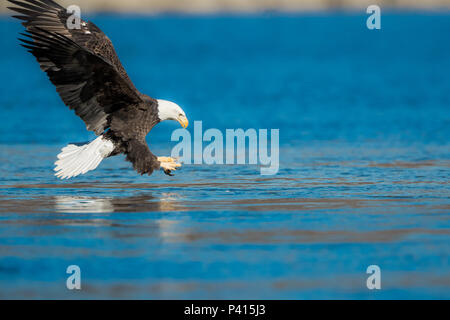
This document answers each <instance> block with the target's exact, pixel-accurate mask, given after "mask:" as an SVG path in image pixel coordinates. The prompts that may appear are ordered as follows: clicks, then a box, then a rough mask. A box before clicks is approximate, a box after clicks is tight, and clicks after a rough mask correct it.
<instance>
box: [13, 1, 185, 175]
mask: <svg viewBox="0 0 450 320" xmlns="http://www.w3.org/2000/svg"><path fill="white" fill-rule="evenodd" d="M8 1H9V2H11V3H13V4H14V5H15V7H9V9H11V10H14V11H16V12H18V13H19V14H20V15H16V16H13V17H14V18H17V19H20V20H22V21H23V23H22V24H23V26H24V27H25V28H26V33H21V35H23V36H24V37H25V38H22V39H19V40H20V41H21V42H22V44H21V45H22V46H23V47H25V48H26V49H28V51H29V52H30V53H32V54H33V55H34V56H35V57H36V59H37V61H38V62H39V65H40V67H41V69H42V70H43V71H44V72H45V73H47V75H48V77H49V79H50V81H51V82H52V83H53V84H54V85H55V87H56V91H57V92H58V93H59V95H60V97H61V99H62V100H63V102H64V103H65V104H66V105H67V106H68V107H69V108H70V109H72V110H74V111H75V114H76V115H78V116H79V117H80V118H81V119H82V120H83V121H84V123H85V124H86V128H87V130H90V131H93V132H95V134H96V135H97V136H98V138H96V139H95V140H94V141H92V142H90V143H88V144H84V145H74V144H69V145H68V146H66V147H65V148H63V149H62V150H61V153H60V154H59V155H58V160H57V161H56V162H55V165H56V167H55V171H56V173H55V175H56V176H57V177H59V178H61V179H69V178H72V177H75V176H78V175H80V174H84V173H86V172H88V171H90V170H94V169H95V168H97V166H98V165H99V164H100V162H101V161H102V160H103V159H105V158H108V157H111V156H115V155H118V154H125V155H126V159H127V160H128V161H130V162H131V163H132V164H133V168H134V169H135V170H136V171H137V172H138V173H139V174H141V175H143V174H148V175H151V174H152V172H153V171H154V170H158V169H160V168H161V169H162V170H163V171H164V173H166V174H167V175H172V172H173V171H175V170H176V169H177V168H179V167H180V166H181V165H180V164H179V163H177V162H176V160H175V159H173V158H170V157H156V156H155V155H154V154H153V153H152V152H151V151H150V149H149V147H148V145H147V143H146V141H145V137H146V136H147V134H148V133H149V132H150V130H151V129H152V128H153V127H154V126H155V125H156V124H158V123H159V122H161V121H164V120H177V121H178V122H179V123H180V124H181V125H182V126H183V128H186V127H187V125H188V120H187V118H186V115H185V113H184V111H183V110H182V109H181V108H180V107H179V106H178V105H177V104H175V103H173V102H170V101H166V100H158V99H153V98H151V97H149V96H147V95H145V94H142V93H140V92H139V91H138V90H137V89H136V87H135V86H134V84H133V83H132V82H131V80H130V78H129V77H128V75H127V73H126V71H125V69H124V68H123V66H122V64H121V62H120V60H119V58H118V56H117V54H116V51H115V50H114V47H113V44H112V42H111V40H110V39H109V38H108V37H107V36H106V35H105V34H104V33H103V32H102V31H101V30H100V29H99V28H98V27H97V26H96V25H95V24H93V23H92V22H86V21H84V20H81V19H80V23H79V28H75V29H72V28H69V27H68V23H67V21H68V19H69V18H70V17H71V15H70V14H69V13H68V12H67V10H66V9H65V8H64V7H62V6H60V5H59V4H57V3H55V2H54V1H53V0H21V1H16V0H8Z"/></svg>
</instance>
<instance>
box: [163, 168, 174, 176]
mask: <svg viewBox="0 0 450 320" xmlns="http://www.w3.org/2000/svg"><path fill="white" fill-rule="evenodd" d="M164 173H165V174H167V175H168V176H171V177H173V176H174V175H173V174H172V173H171V172H170V170H164Z"/></svg>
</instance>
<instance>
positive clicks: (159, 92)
mask: <svg viewBox="0 0 450 320" xmlns="http://www.w3.org/2000/svg"><path fill="white" fill-rule="evenodd" d="M89 19H91V20H93V21H94V22H95V23H96V24H97V25H99V26H100V27H101V28H102V29H103V30H104V31H105V32H106V33H107V34H108V36H109V37H110V38H111V39H112V41H113V42H114V45H115V47H116V49H117V52H118V54H119V56H120V58H121V60H122V62H123V64H124V66H125V68H126V69H127V71H128V73H129V75H130V77H131V78H132V79H133V81H134V83H135V84H136V86H137V87H138V88H139V89H140V90H141V91H142V92H145V93H147V94H149V95H152V96H154V97H157V98H164V99H169V100H173V101H176V102H177V103H178V104H180V105H181V106H182V107H183V109H184V110H185V111H186V113H187V115H188V118H189V119H190V120H191V123H193V120H201V121H203V127H204V129H207V128H219V129H221V130H224V129H226V128H244V129H248V128H255V129H260V128H261V129H264V128H267V129H271V128H278V129H280V170H279V173H278V174H277V175H275V176H261V175H260V174H259V168H258V167H257V166H243V165H240V166H238V165H236V166H220V165H216V166H207V165H184V166H183V168H182V170H181V171H179V172H177V173H176V175H175V176H174V177H167V176H165V175H164V174H162V173H161V172H158V173H155V174H153V175H152V176H151V177H148V176H144V177H141V176H138V175H136V174H135V172H134V171H133V170H132V169H131V166H130V164H129V163H127V162H125V161H124V159H123V157H116V158H113V159H108V160H106V161H104V162H103V163H102V164H101V166H100V167H99V168H98V169H97V170H95V171H93V172H90V173H88V174H86V175H85V176H81V177H78V178H76V179H73V180H71V181H63V182H61V181H58V180H57V179H56V178H55V177H54V176H53V172H52V168H53V162H54V161H55V156H56V154H58V152H59V150H60V148H61V147H62V146H64V145H66V144H67V143H68V142H82V141H88V140H90V139H92V138H93V137H94V136H93V135H92V133H89V132H87V131H86V130H85V127H84V124H83V123H82V121H81V120H79V119H78V118H77V117H76V116H74V115H73V113H72V112H71V111H70V110H68V108H66V107H65V106H64V105H63V104H62V102H61V101H60V99H59V97H58V96H57V94H56V93H55V90H54V88H53V87H52V85H51V84H50V82H49V81H48V80H47V79H46V76H45V75H44V74H43V73H42V72H40V70H39V67H38V65H37V64H36V62H35V61H34V59H33V58H32V57H31V56H30V55H29V54H28V53H27V52H26V51H25V50H24V49H23V48H21V47H19V45H18V41H17V40H16V38H17V36H18V33H19V32H21V27H20V25H19V24H18V23H17V22H16V21H12V20H11V19H9V18H6V17H3V18H1V19H0V42H1V48H2V50H0V70H1V78H0V81H1V86H0V93H1V94H0V298H2V299H5V298H64V299H66V298H67V299H71V298H132V299H134V298H148V299H163V298H177V299H178V298H193V299H197V298H219V299H225V298H244V299H248V298H255V299H257V298H260V299H282V298H283V299H315V298H319V299H321V298H356V299H383V298H384V299H393V298H414V299H416V298H439V299H442V298H445V299H448V298H450V260H449V253H450V242H449V240H450V230H449V227H450V221H449V216H450V215H449V213H450V201H449V195H450V186H449V177H450V174H449V167H450V148H449V147H450V142H449V140H450V95H449V88H450V73H449V72H450V41H449V35H450V15H449V14H437V13H434V14H419V13H409V14H400V13H397V14H384V15H383V17H382V29H381V30H379V31H369V30H368V29H367V28H366V26H365V19H366V16H364V15H356V14H344V13H320V14H319V13H315V14H305V15H298V16H295V15H278V14H275V15H261V16H191V17H185V16H156V17H146V16H131V15H130V16H129V15H95V16H90V17H89ZM177 127H178V126H177V125H176V123H162V124H160V125H158V126H157V127H156V128H155V129H154V130H153V131H152V132H151V134H150V135H149V143H150V145H151V149H152V151H153V152H154V153H155V154H158V155H169V154H170V150H171V148H172V147H173V146H174V145H175V144H176V143H175V142H170V135H171V132H172V131H173V130H174V129H176V128H177ZM190 130H191V131H192V128H190ZM69 265H78V266H80V268H81V273H82V280H81V281H82V284H81V285H82V290H80V291H69V290H68V289H67V288H66V279H67V277H68V275H67V274H66V268H67V266H69ZM369 265H378V266H379V267H380V268H381V286H382V288H381V290H368V289H367V287H366V279H367V277H368V275H367V274H366V268H367V267H368V266H369Z"/></svg>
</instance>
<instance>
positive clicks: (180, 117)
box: [177, 115, 189, 129]
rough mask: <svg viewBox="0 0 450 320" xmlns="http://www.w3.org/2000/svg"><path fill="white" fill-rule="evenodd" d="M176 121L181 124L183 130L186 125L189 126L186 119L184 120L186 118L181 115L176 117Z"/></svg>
mask: <svg viewBox="0 0 450 320" xmlns="http://www.w3.org/2000/svg"><path fill="white" fill-rule="evenodd" d="M177 120H178V122H179V123H180V124H181V126H182V127H183V128H184V129H186V128H187V126H188V124H189V121H188V119H187V118H186V116H183V115H181V116H179V117H178V119H177Z"/></svg>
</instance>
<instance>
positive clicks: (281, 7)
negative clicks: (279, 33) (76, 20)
mask: <svg viewBox="0 0 450 320" xmlns="http://www.w3.org/2000/svg"><path fill="white" fill-rule="evenodd" d="M56 2H58V3H59V4H61V5H62V6H64V7H68V6H70V5H78V6H79V7H80V8H81V10H82V11H85V12H89V13H126V14H143V15H149V14H169V13H173V14H188V15H191V14H192V15H195V14H206V15H208V14H261V13H268V12H269V13H270V12H275V13H278V12H279V13H294V14H295V13H309V12H330V11H331V12H333V11H348V12H359V11H361V12H364V13H365V12H366V8H367V7H368V6H369V5H372V4H374V3H373V2H374V1H373V0H339V1H337V0H336V1H334V0H263V1H251V0H214V1H211V0H191V1H189V2H188V3H187V2H180V1H177V0H127V1H125V2H124V1H118V0H109V1H103V0H56ZM376 2H377V3H376V4H377V5H378V6H380V8H381V10H388V11H398V10H404V11H426V12H427V11H442V10H443V11H449V10H450V0H421V1H419V0H397V1H395V3H394V4H393V3H392V2H391V1H388V0H378V1H376ZM10 6H14V5H13V4H12V3H9V2H7V1H6V0H5V1H2V3H1V4H0V14H2V13H3V14H8V13H11V12H12V11H11V10H9V9H7V7H10Z"/></svg>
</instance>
